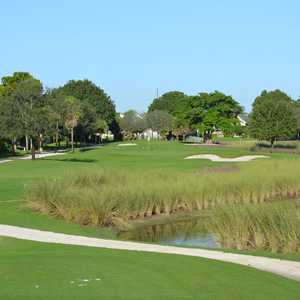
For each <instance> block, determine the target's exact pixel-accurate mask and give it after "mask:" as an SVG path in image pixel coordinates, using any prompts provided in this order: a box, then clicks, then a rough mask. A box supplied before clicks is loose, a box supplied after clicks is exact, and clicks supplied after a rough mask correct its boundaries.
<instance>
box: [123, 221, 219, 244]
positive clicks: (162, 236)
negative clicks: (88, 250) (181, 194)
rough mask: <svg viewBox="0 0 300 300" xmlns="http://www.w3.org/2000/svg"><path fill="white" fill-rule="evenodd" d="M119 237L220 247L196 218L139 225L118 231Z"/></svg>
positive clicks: (160, 242) (214, 237)
mask: <svg viewBox="0 0 300 300" xmlns="http://www.w3.org/2000/svg"><path fill="white" fill-rule="evenodd" d="M119 238H121V239H123V240H131V241H141V242H151V243H159V244H168V245H176V246H186V247H200V248H219V247H220V245H219V243H218V241H217V239H216V236H215V235H214V234H212V233H209V232H207V231H206V230H205V228H204V226H203V220H202V221H200V220H198V219H192V220H187V221H177V222H172V223H166V224H155V225H145V226H139V227H137V228H136V229H134V230H130V231H125V232H120V233H119Z"/></svg>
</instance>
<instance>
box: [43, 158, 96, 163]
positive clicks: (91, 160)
mask: <svg viewBox="0 0 300 300" xmlns="http://www.w3.org/2000/svg"><path fill="white" fill-rule="evenodd" d="M44 160H55V161H62V162H76V163H77V162H79V163H93V162H96V161H97V160H96V159H89V158H62V159H51V158H46V159H45V158H44Z"/></svg>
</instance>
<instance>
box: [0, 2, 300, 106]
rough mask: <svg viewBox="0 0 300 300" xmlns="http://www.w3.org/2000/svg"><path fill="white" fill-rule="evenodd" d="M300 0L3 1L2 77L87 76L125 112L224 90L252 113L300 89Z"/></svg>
mask: <svg viewBox="0 0 300 300" xmlns="http://www.w3.org/2000/svg"><path fill="white" fill-rule="evenodd" d="M299 20H300V1H298V0H294V1H292V0H286V1H284V0H282V1H279V0H252V1H250V0H248V1H238V0H236V1H233V0H223V1H222V0H186V1H184V0H161V1H158V0H149V1H146V0H144V1H143V0H126V1H125V0H119V1H117V0H106V1H101V0H98V1H97V0H94V1H92V0H85V1H83V0H82V1H79V0H78V1H75V0H73V1H72V0H69V1H67V0H48V1H46V0H45V1H37V0H36V1H34V0H27V1H22V0H19V1H17V0H9V1H2V2H1V8H0V26H1V37H0V38H1V43H0V76H1V77H2V76H3V75H7V74H10V73H12V72H14V71H29V72H31V73H32V74H33V75H34V76H36V77H38V78H39V79H41V80H42V81H43V83H44V85H45V86H47V87H55V86H58V85H62V84H64V83H65V82H66V81H67V80H69V79H83V78H88V79H90V80H92V81H94V82H95V83H96V84H97V85H100V86H101V87H102V88H104V89H105V91H107V92H108V93H109V94H110V95H111V97H112V98H113V100H114V101H115V103H116V106H117V110H118V111H124V110H127V109H129V108H135V109H137V110H139V111H142V110H145V109H146V108H147V106H148V105H149V103H150V102H151V100H152V99H153V97H154V96H155V94H156V88H158V89H159V93H160V94H161V93H163V92H166V91H168V90H181V91H183V92H186V93H188V94H195V93H198V92H200V91H213V90H220V91H223V92H225V93H228V94H230V95H232V96H233V97H235V99H236V100H238V101H239V102H240V103H241V104H242V105H244V106H245V107H246V109H247V110H249V109H250V107H251V103H252V101H253V99H254V98H255V96H256V95H257V94H259V93H260V92H261V90H263V89H275V88H280V89H283V90H285V91H286V92H287V93H288V94H289V95H291V96H292V97H294V98H298V97H299V96H300V22H299Z"/></svg>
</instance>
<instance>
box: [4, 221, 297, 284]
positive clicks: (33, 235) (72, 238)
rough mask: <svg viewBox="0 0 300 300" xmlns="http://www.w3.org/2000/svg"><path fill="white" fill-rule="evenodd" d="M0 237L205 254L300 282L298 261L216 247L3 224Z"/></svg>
mask: <svg viewBox="0 0 300 300" xmlns="http://www.w3.org/2000/svg"><path fill="white" fill-rule="evenodd" d="M0 236H6V237H12V238H17V239H24V240H31V241H37V242H44V243H57V244H66V245H78V246H89V247H99V248H108V249H118V250H131V251H145V252H157V253H169V254H180V255H188V256H196V257H203V258H209V259H215V260H220V261H225V262H232V263H236V264H240V265H244V266H250V267H253V268H256V269H259V270H262V271H267V272H272V273H275V274H278V275H281V276H284V277H288V278H291V279H294V280H297V281H300V262H295V261H287V260H281V259H274V258H267V257H259V256H252V255H244V254H233V253H225V252H222V251H214V250H204V249H192V248H182V247H174V246H162V245H155V244H145V243H137V242H126V241H117V240H105V239H98V238H90V237H84V236H77V235H69V234H62V233H54V232H50V231H41V230H36V229H28V228H23V227H17V226H10V225H1V224H0Z"/></svg>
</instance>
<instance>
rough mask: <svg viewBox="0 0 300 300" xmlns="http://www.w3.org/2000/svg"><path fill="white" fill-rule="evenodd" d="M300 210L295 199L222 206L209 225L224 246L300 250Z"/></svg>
mask: <svg viewBox="0 0 300 300" xmlns="http://www.w3.org/2000/svg"><path fill="white" fill-rule="evenodd" d="M299 213H300V209H299V207H297V204H296V203H295V202H294V201H282V202H279V203H278V202H274V203H272V204H271V203H263V204H254V205H253V204H251V205H250V204H246V205H238V206H222V207H219V208H218V209H216V210H214V211H213V216H212V217H211V219H210V221H209V222H208V223H207V224H206V227H207V229H208V230H209V231H210V232H214V233H215V234H216V236H217V239H218V241H219V242H220V244H221V245H222V246H223V247H224V248H236V249H243V250H244V249H261V250H268V251H272V252H282V253H287V252H299V251H300V214H299Z"/></svg>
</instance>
